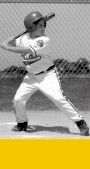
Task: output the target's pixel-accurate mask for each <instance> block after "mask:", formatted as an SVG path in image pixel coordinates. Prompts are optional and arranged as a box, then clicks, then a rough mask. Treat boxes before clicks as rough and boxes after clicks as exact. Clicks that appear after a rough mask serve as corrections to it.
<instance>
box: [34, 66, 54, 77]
mask: <svg viewBox="0 0 90 169" xmlns="http://www.w3.org/2000/svg"><path fill="white" fill-rule="evenodd" d="M54 67H55V65H52V66H50V67H49V68H48V69H47V70H45V71H42V72H40V73H37V74H35V75H39V74H42V73H45V72H48V71H50V70H52V69H53V68H54Z"/></svg>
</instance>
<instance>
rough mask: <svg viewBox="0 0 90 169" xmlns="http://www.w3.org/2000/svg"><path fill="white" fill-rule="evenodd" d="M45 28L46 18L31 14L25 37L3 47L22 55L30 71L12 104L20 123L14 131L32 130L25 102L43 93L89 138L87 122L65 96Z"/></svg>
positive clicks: (28, 18)
mask: <svg viewBox="0 0 90 169" xmlns="http://www.w3.org/2000/svg"><path fill="white" fill-rule="evenodd" d="M46 24H47V20H46V17H44V16H43V15H42V14H41V13H40V12H38V11H34V12H31V13H29V14H28V15H27V16H26V17H25V19H24V25H25V28H26V33H24V34H22V35H21V36H19V37H17V38H12V39H9V40H8V41H6V42H5V43H3V44H2V47H3V48H4V49H6V50H9V51H13V52H16V53H20V54H21V57H22V61H23V63H24V65H25V67H26V70H27V71H28V73H27V74H26V75H25V77H24V80H23V82H22V83H21V85H20V87H19V88H18V90H17V92H16V94H15V97H14V100H13V104H14V108H15V115H16V121H17V125H16V126H15V127H14V130H15V131H25V130H27V129H28V127H30V126H28V117H27V114H26V102H27V101H28V99H29V98H30V97H31V95H32V94H33V93H34V92H35V91H36V90H40V91H41V92H42V93H43V94H45V95H46V96H47V97H48V98H49V99H51V100H52V101H53V102H54V103H55V104H56V106H57V107H58V108H59V109H60V110H61V109H62V111H63V112H64V113H65V115H66V116H68V118H70V119H71V120H73V122H74V123H75V124H76V125H77V127H78V128H79V130H80V134H81V135H84V136H86V135H88V134H89V128H88V126H87V124H86V122H85V120H84V119H83V117H82V116H81V115H80V114H79V112H78V110H77V109H76V108H75V107H74V106H73V105H72V104H71V102H70V101H69V100H67V98H66V97H65V96H64V95H63V91H62V89H61V84H60V78H59V73H58V70H57V68H56V67H55V65H54V57H53V56H52V54H51V48H50V46H51V42H50V38H49V37H47V36H46V35H45V28H46ZM32 129H33V128H32V126H31V130H32Z"/></svg>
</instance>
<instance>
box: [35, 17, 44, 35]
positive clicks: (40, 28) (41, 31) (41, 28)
mask: <svg viewBox="0 0 90 169" xmlns="http://www.w3.org/2000/svg"><path fill="white" fill-rule="evenodd" d="M44 33H45V23H44V21H43V20H40V22H38V24H37V25H36V30H35V31H34V35H35V36H36V37H38V36H44Z"/></svg>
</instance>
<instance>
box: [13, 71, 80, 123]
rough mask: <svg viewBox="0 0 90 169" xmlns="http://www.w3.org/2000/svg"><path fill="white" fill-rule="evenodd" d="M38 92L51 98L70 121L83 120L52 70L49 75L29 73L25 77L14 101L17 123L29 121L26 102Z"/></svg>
mask: <svg viewBox="0 0 90 169" xmlns="http://www.w3.org/2000/svg"><path fill="white" fill-rule="evenodd" d="M36 90H40V91H41V92H42V93H43V94H45V95H46V96H47V97H48V98H50V99H51V100H52V101H53V102H54V103H55V104H56V106H57V107H58V108H59V109H60V110H62V111H63V112H64V113H65V115H66V116H68V117H69V118H70V119H72V120H74V121H79V120H81V119H82V118H83V117H82V116H80V114H79V113H78V111H77V110H76V109H75V108H74V106H73V105H72V104H71V103H70V102H69V101H68V100H67V99H66V97H65V96H63V93H62V89H61V86H60V82H59V80H58V76H57V73H56V71H55V70H51V71H50V72H48V73H44V74H40V75H32V74H29V73H28V74H27V75H26V76H25V77H24V80H23V82H22V84H21V85H20V87H19V89H18V90H17V92H16V95H15V97H14V100H13V103H14V108H15V112H16V121H17V123H22V122H25V121H28V118H27V113H26V102H27V100H28V99H29V98H30V96H31V95H32V94H33V93H34V92H35V91H36Z"/></svg>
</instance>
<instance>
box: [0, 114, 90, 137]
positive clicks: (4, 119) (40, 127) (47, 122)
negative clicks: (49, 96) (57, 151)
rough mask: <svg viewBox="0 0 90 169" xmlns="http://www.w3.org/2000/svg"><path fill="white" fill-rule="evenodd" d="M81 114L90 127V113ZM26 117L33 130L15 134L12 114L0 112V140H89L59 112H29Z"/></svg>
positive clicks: (14, 122)
mask: <svg viewBox="0 0 90 169" xmlns="http://www.w3.org/2000/svg"><path fill="white" fill-rule="evenodd" d="M82 114H83V115H84V117H85V120H86V122H87V123H88V125H89V127H90V113H89V112H82ZM27 115H28V119H29V124H31V125H33V126H34V127H35V130H34V131H27V132H24V131H22V132H15V131H12V128H13V127H14V125H15V124H16V121H15V115H14V113H13V112H4V113H3V112H0V139H62V138H64V139H67V138H70V139H73V138H74V139H83V138H85V139H90V136H88V137H82V136H80V132H79V130H78V128H77V127H76V125H75V124H73V122H72V121H71V120H69V119H67V118H66V116H64V115H63V114H62V113H61V112H59V111H38V112H37V111H31V112H27Z"/></svg>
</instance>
